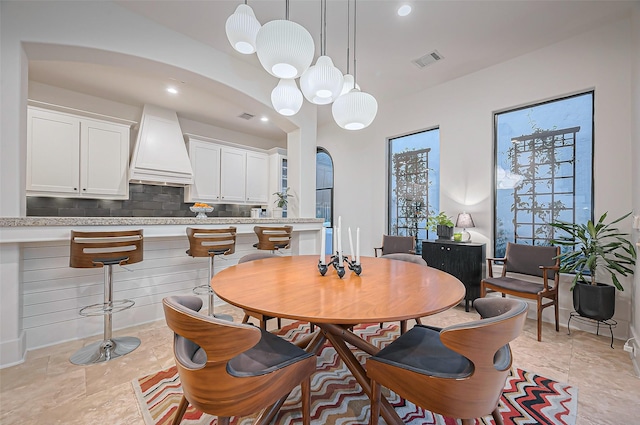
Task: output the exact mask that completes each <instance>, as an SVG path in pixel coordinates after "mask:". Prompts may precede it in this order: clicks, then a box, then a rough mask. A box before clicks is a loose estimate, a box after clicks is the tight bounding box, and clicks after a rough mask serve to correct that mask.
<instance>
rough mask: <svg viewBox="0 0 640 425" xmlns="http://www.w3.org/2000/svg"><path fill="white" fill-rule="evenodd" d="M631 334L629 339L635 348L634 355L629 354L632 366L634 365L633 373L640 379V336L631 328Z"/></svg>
mask: <svg viewBox="0 0 640 425" xmlns="http://www.w3.org/2000/svg"><path fill="white" fill-rule="evenodd" d="M629 334H630V335H629V338H630V339H632V341H631V343H632V344H633V347H634V348H635V349H634V350H633V353H629V358H630V359H631V364H633V372H634V373H635V375H636V377H638V378H640V344H639V343H638V342H639V341H640V339H638V337H640V335H638V332H637V331H636V329H634V328H633V327H630V330H629Z"/></svg>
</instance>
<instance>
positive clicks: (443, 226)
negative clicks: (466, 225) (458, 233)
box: [427, 211, 453, 240]
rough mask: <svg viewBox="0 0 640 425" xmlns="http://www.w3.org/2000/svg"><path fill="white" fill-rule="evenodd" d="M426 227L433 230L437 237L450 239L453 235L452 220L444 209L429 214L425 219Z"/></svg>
mask: <svg viewBox="0 0 640 425" xmlns="http://www.w3.org/2000/svg"><path fill="white" fill-rule="evenodd" d="M427 229H428V230H432V231H433V230H435V231H436V234H437V235H438V239H447V240H451V238H452V237H453V221H452V220H451V217H448V216H447V214H446V213H445V212H444V211H441V212H440V213H438V214H437V215H433V214H432V215H430V216H429V218H428V219H427Z"/></svg>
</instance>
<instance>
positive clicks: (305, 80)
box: [300, 56, 344, 105]
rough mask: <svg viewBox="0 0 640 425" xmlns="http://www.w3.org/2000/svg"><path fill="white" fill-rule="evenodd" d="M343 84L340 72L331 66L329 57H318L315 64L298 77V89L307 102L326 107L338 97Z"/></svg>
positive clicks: (331, 62)
mask: <svg viewBox="0 0 640 425" xmlns="http://www.w3.org/2000/svg"><path fill="white" fill-rule="evenodd" d="M343 84H344V78H343V77H342V72H340V70H339V69H338V68H336V67H335V66H334V65H333V61H332V60H331V58H330V57H329V56H320V57H319V58H318V60H317V61H316V64H315V65H313V66H311V67H309V69H307V70H306V71H305V73H304V74H302V76H301V77H300V89H301V90H302V94H304V97H306V98H307V100H308V101H309V102H311V103H315V104H316V105H327V104H329V103H331V102H333V101H334V100H335V99H336V98H337V97H338V96H340V91H341V90H342V86H343Z"/></svg>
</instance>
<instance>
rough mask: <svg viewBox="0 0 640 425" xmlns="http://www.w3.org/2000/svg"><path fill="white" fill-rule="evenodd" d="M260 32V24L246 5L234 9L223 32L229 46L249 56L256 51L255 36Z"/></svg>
mask: <svg viewBox="0 0 640 425" xmlns="http://www.w3.org/2000/svg"><path fill="white" fill-rule="evenodd" d="M259 30H260V22H258V20H257V19H256V15H255V14H254V13H253V9H251V7H249V6H248V5H246V4H241V5H240V6H238V7H237V8H236V11H235V12H234V13H233V15H231V16H229V17H228V18H227V23H226V25H225V31H226V32H227V38H228V39H229V43H231V46H232V47H233V48H234V49H235V50H236V51H238V52H240V53H243V54H245V55H249V54H251V53H254V52H255V51H256V36H257V35H258V31H259Z"/></svg>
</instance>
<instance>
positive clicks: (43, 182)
mask: <svg viewBox="0 0 640 425" xmlns="http://www.w3.org/2000/svg"><path fill="white" fill-rule="evenodd" d="M129 137H130V128H129V126H127V125H124V124H118V123H112V122H107V121H101V120H96V119H91V118H86V117H82V116H76V115H73V114H67V113H63V112H57V111H49V110H46V109H41V108H36V107H29V109H28V114H27V179H26V180H27V187H26V190H27V195H28V196H53V197H68V198H76V197H79V198H97V199H127V198H128V196H129V179H128V169H129Z"/></svg>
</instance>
